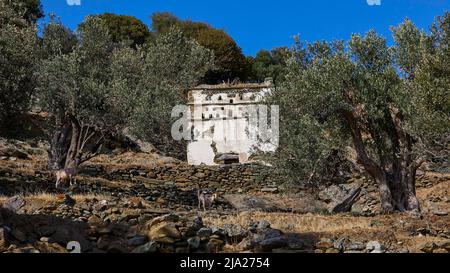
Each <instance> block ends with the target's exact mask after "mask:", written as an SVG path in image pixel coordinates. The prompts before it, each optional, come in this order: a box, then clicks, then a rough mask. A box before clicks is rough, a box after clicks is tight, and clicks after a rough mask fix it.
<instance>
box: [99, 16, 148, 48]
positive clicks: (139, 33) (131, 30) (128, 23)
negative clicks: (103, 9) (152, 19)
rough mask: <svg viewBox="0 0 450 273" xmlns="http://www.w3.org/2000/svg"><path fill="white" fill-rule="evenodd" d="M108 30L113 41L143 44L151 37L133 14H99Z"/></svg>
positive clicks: (145, 27) (145, 26) (146, 28)
mask: <svg viewBox="0 0 450 273" xmlns="http://www.w3.org/2000/svg"><path fill="white" fill-rule="evenodd" d="M99 17H100V18H102V19H103V20H104V21H105V23H106V26H107V28H108V30H109V34H110V35H111V37H112V39H113V41H114V42H116V43H119V42H128V43H131V44H132V45H133V46H136V45H143V44H144V43H145V42H147V41H148V40H149V39H150V38H151V33H150V31H149V29H148V27H147V25H145V24H144V23H143V22H142V21H141V20H139V19H137V18H136V17H133V16H126V15H117V14H112V13H104V14H101V15H99Z"/></svg>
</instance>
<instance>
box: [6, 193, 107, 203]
mask: <svg viewBox="0 0 450 273" xmlns="http://www.w3.org/2000/svg"><path fill="white" fill-rule="evenodd" d="M71 197H72V198H73V199H74V200H75V201H76V202H77V203H81V202H84V201H86V200H91V199H94V198H95V199H97V200H109V199H110V198H111V196H108V195H101V194H75V195H72V196H71ZM9 198H10V197H7V196H0V203H4V202H5V201H6V200H8V199H9ZM23 198H24V199H25V202H26V204H40V205H42V206H45V205H52V204H54V203H59V202H60V201H61V200H62V199H63V198H64V195H61V194H53V193H47V192H41V193H35V194H30V195H24V196H23Z"/></svg>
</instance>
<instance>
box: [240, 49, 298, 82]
mask: <svg viewBox="0 0 450 273" xmlns="http://www.w3.org/2000/svg"><path fill="white" fill-rule="evenodd" d="M289 56H290V54H289V48H288V47H278V48H274V49H272V50H271V51H267V50H260V51H259V52H258V53H257V54H256V57H255V58H253V57H248V59H247V60H248V63H249V66H250V71H251V73H250V75H249V79H250V80H251V81H255V82H262V81H264V79H265V78H267V77H271V78H273V79H274V81H275V83H278V82H281V81H282V80H283V77H284V73H285V68H286V63H287V61H288V59H289Z"/></svg>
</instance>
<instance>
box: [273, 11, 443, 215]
mask: <svg viewBox="0 0 450 273" xmlns="http://www.w3.org/2000/svg"><path fill="white" fill-rule="evenodd" d="M449 20H450V19H449V14H448V13H447V14H446V15H445V16H444V17H441V18H439V20H438V21H437V23H436V24H435V25H434V26H433V28H432V33H431V34H430V35H429V36H426V35H425V34H424V33H421V32H420V31H418V30H417V28H416V27H415V26H414V25H413V24H412V23H411V22H410V21H408V20H407V21H405V22H404V23H403V24H402V25H400V26H399V27H397V28H395V29H394V38H395V40H396V45H395V46H394V47H388V46H387V44H386V41H385V39H384V38H382V37H380V36H378V35H377V34H376V33H375V32H374V31H370V32H368V33H367V34H366V35H365V36H361V35H353V36H352V38H351V40H350V41H348V42H347V43H344V42H340V41H336V42H333V43H327V42H316V43H313V44H309V45H307V46H306V47H305V46H301V45H300V46H297V47H295V48H294V49H293V50H292V51H291V58H290V60H289V62H288V68H287V75H286V80H285V81H284V83H283V85H282V86H281V88H279V89H278V90H277V92H276V93H275V94H274V96H273V97H272V98H271V103H275V104H279V105H280V107H281V120H280V126H282V128H284V129H283V130H280V131H281V136H280V138H281V140H280V149H279V151H278V152H277V154H276V156H275V157H273V163H274V164H275V165H277V166H278V167H279V168H280V169H281V170H284V171H285V172H286V174H288V175H289V176H290V177H292V178H294V179H295V180H297V181H299V180H300V181H319V180H320V175H321V174H324V172H323V170H324V169H325V168H326V163H327V159H329V157H330V155H332V154H333V153H336V151H338V152H339V153H341V154H348V151H349V148H350V147H351V149H352V150H353V151H354V153H355V156H356V158H355V160H356V163H357V164H358V165H359V166H362V168H363V169H364V170H365V171H366V172H367V174H368V175H369V176H371V177H372V178H373V179H374V181H376V182H377V185H378V186H379V189H380V196H381V201H382V206H383V209H384V210H385V211H392V210H401V211H403V210H418V209H419V208H420V207H419V204H418V201H417V198H416V197H415V173H416V170H417V168H418V167H419V166H420V165H421V163H422V162H423V160H424V158H426V156H427V155H428V153H427V151H428V148H429V147H430V146H429V145H430V144H432V143H433V141H435V140H436V139H437V138H439V137H440V136H442V135H443V134H445V133H446V134H447V135H448V133H449V128H450V127H449V120H450V119H449V118H450V116H449V114H450V112H449V94H448V92H449V91H448V90H449V81H450V73H448V71H447V70H448V69H447V68H448V56H449V51H448V42H449V35H448V30H449ZM397 68H400V71H401V73H400V74H399V73H398V71H399V70H398V69H397ZM311 177H314V179H311Z"/></svg>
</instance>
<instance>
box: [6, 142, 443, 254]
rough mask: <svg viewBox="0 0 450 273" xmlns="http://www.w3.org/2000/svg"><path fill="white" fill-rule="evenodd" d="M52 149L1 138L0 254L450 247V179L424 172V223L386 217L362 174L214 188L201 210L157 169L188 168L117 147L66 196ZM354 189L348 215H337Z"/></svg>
mask: <svg viewBox="0 0 450 273" xmlns="http://www.w3.org/2000/svg"><path fill="white" fill-rule="evenodd" d="M45 148H46V147H45V144H44V143H42V142H39V141H37V142H34V143H33V142H31V143H30V142H28V141H27V142H26V143H25V142H18V141H14V142H11V141H4V140H2V141H0V194H2V197H0V205H1V208H0V252H70V251H71V248H70V247H68V244H69V243H70V242H73V241H76V242H78V243H79V244H80V246H81V251H82V252H135V253H152V252H183V253H185V252H317V253H324V252H325V253H337V252H351V253H353V252H374V253H377V252H433V253H440V252H442V253H448V252H449V251H450V216H449V215H448V213H449V211H450V174H445V173H434V172H430V171H422V172H421V173H420V174H419V179H418V196H419V198H420V200H421V204H422V207H423V215H422V217H421V218H418V217H411V216H410V215H408V214H394V215H381V214H380V213H379V203H378V196H377V190H376V187H375V186H373V185H372V183H371V182H370V180H368V179H366V178H365V177H363V176H361V175H358V174H355V175H353V176H352V177H349V178H348V179H347V181H346V183H343V184H339V185H328V186H323V187H321V188H319V189H316V190H309V189H303V188H300V187H296V186H286V185H285V183H280V184H278V185H271V186H268V185H258V186H255V187H250V188H247V187H246V188H242V185H236V188H232V189H229V188H227V189H226V190H224V189H222V190H221V189H218V188H216V189H214V190H216V191H218V192H220V196H219V199H218V200H217V202H216V203H215V204H214V207H213V208H212V209H210V210H208V211H206V212H204V211H202V210H198V209H197V198H196V192H197V187H196V186H195V184H191V183H187V182H185V181H176V180H164V179H161V177H160V176H158V174H155V173H154V172H152V171H150V170H152V169H153V168H154V167H155V166H158V167H160V168H166V167H167V168H170V167H171V166H174V165H177V164H183V163H181V162H178V161H176V160H173V159H171V158H166V157H162V156H158V155H155V154H143V153H131V152H124V151H114V152H112V153H111V154H110V155H107V156H102V157H100V158H97V159H95V160H94V161H92V162H90V163H89V164H87V165H85V166H84V167H83V171H82V172H81V173H80V175H78V176H77V186H76V187H73V188H71V189H70V190H69V191H66V192H64V191H57V190H55V189H54V178H53V177H52V175H51V173H49V172H48V171H46V152H45ZM189 175H192V176H193V177H195V178H196V179H199V180H201V179H202V178H201V177H202V175H201V174H197V173H192V174H189ZM218 187H220V185H219V186H218ZM355 189H360V191H361V194H360V197H359V199H358V201H357V202H356V203H355V204H353V206H352V207H351V209H350V211H349V212H346V213H340V214H335V213H330V212H332V211H333V210H334V208H335V207H336V203H337V202H339V201H340V200H342V199H345V198H346V196H347V195H348V194H350V193H351V192H352V191H354V190H355ZM67 194H68V195H67ZM69 246H70V244H69Z"/></svg>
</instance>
